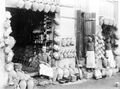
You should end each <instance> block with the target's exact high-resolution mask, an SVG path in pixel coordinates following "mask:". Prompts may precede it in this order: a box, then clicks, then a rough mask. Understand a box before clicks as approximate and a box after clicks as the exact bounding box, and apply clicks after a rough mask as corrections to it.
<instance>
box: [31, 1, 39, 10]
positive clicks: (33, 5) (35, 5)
mask: <svg viewBox="0 0 120 89" xmlns="http://www.w3.org/2000/svg"><path fill="white" fill-rule="evenodd" d="M38 8H39V3H38V2H33V4H32V10H33V11H37V10H38Z"/></svg>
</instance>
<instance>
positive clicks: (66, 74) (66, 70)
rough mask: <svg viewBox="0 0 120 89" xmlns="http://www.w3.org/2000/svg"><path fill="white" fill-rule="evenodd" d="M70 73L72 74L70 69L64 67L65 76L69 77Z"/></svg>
mask: <svg viewBox="0 0 120 89" xmlns="http://www.w3.org/2000/svg"><path fill="white" fill-rule="evenodd" d="M69 75H70V73H69V70H68V69H67V68H64V71H63V76H64V77H65V78H67V77H68V76H69Z"/></svg>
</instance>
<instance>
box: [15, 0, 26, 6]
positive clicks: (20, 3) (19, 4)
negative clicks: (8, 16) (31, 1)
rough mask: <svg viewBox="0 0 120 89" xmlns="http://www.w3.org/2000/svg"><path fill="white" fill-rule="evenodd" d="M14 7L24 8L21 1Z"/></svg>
mask: <svg viewBox="0 0 120 89" xmlns="http://www.w3.org/2000/svg"><path fill="white" fill-rule="evenodd" d="M16 5H17V7H18V8H23V7H24V1H23V0H18V2H17V4H16Z"/></svg>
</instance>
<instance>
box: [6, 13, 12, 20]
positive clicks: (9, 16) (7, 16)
mask: <svg viewBox="0 0 120 89" xmlns="http://www.w3.org/2000/svg"><path fill="white" fill-rule="evenodd" d="M5 15H6V19H10V18H11V17H12V15H11V13H10V12H9V11H6V12H5Z"/></svg>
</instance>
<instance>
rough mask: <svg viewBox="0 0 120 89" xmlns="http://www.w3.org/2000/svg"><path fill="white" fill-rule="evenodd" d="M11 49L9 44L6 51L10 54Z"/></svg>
mask: <svg viewBox="0 0 120 89" xmlns="http://www.w3.org/2000/svg"><path fill="white" fill-rule="evenodd" d="M10 51H11V48H10V47H9V46H8V47H6V48H5V53H6V54H8V53H9V52H10Z"/></svg>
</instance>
